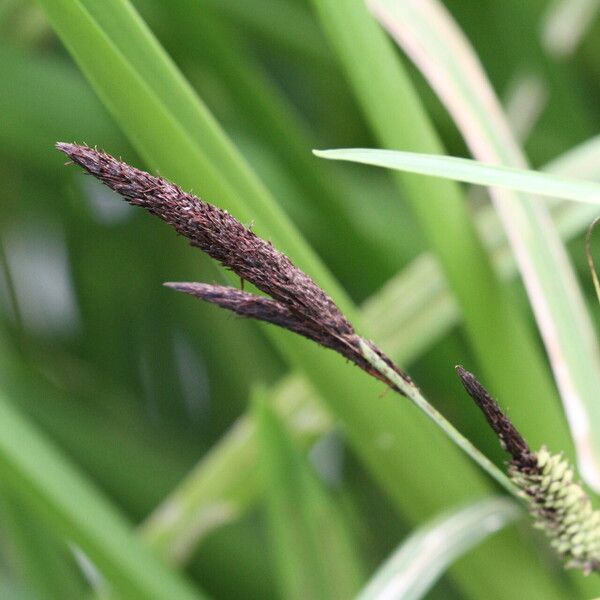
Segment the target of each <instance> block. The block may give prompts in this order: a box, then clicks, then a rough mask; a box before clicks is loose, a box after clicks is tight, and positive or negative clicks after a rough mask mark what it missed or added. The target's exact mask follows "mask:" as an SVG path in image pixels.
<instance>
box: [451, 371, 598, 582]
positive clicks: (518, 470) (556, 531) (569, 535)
mask: <svg viewBox="0 0 600 600" xmlns="http://www.w3.org/2000/svg"><path fill="white" fill-rule="evenodd" d="M456 371H457V373H458V376H459V378H460V380H461V381H462V384H463V386H464V388H465V390H466V391H467V393H468V394H469V395H470V396H471V397H472V398H473V400H475V402H476V404H477V405H478V406H479V408H480V409H481V410H482V412H483V414H484V415H485V418H486V419H487V421H488V423H489V424H490V426H491V428H492V429H493V430H494V431H495V432H496V435H497V436H498V438H499V439H500V444H501V445H502V448H504V450H506V451H507V452H508V453H509V454H510V455H511V456H512V460H511V461H510V463H509V467H508V474H509V475H510V478H511V480H512V481H513V483H514V484H515V485H516V486H517V488H518V489H519V495H520V496H521V497H522V498H523V499H524V500H525V501H526V502H527V505H528V508H529V513H530V514H531V516H532V518H533V520H534V526H535V527H537V528H538V529H541V530H543V531H544V532H545V533H546V535H547V536H548V537H549V538H550V540H551V542H550V543H551V545H552V547H553V548H554V549H555V550H556V551H557V552H558V554H560V556H562V557H563V558H564V559H565V560H566V561H567V563H566V566H567V567H571V568H578V569H581V570H582V571H583V572H584V573H585V574H586V575H587V574H589V573H592V572H593V571H598V570H600V511H598V510H594V509H593V508H592V503H591V500H590V498H589V496H588V495H587V494H586V493H585V491H584V490H583V488H582V487H581V485H580V484H579V483H577V482H576V481H575V473H574V471H573V468H572V467H571V466H570V465H569V463H568V461H567V460H566V459H565V458H563V456H561V455H560V454H550V452H549V451H548V450H547V449H546V448H545V447H542V449H541V450H540V451H539V452H537V453H534V452H532V451H531V449H530V448H529V445H528V444H527V442H526V441H525V440H524V439H523V437H522V436H521V434H520V433H519V432H518V431H517V429H516V428H515V426H514V425H513V424H512V423H511V422H510V420H509V419H508V417H507V416H506V415H505V414H504V413H503V412H502V410H501V409H500V407H499V406H498V404H497V402H496V401H495V400H494V399H493V398H492V397H491V396H490V394H489V393H488V392H487V390H486V389H485V388H484V387H483V386H482V385H481V383H479V381H478V380H477V378H476V377H475V376H474V375H473V374H472V373H469V372H468V371H466V370H465V369H463V367H461V366H458V367H456Z"/></svg>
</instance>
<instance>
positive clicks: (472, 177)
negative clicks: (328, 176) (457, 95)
mask: <svg viewBox="0 0 600 600" xmlns="http://www.w3.org/2000/svg"><path fill="white" fill-rule="evenodd" d="M314 154H316V155H317V156H320V157H321V158H328V159H331V160H348V161H351V162H357V163H362V164H366V165H374V166H377V167H385V168H387V169H396V170H398V171H405V172H408V173H418V174H419V175H431V176H434V177H444V178H446V179H452V180H454V181H462V182H464V183H474V184H477V185H486V186H494V187H501V188H505V189H508V190H514V191H517V192H527V193H531V194H537V195H539V196H547V197H550V198H563V199H565V200H575V201H577V202H586V203H589V204H599V205H600V183H597V182H594V181H582V180H578V179H569V178H567V177H561V176H558V175H552V174H550V173H542V172H540V171H530V170H527V169H515V168H511V167H504V166H502V165H491V164H486V163H483V162H479V161H476V160H471V159H468V158H459V157H455V156H441V155H433V154H418V153H415V152H403V151H401V150H378V149H375V148H340V149H336V150H314Z"/></svg>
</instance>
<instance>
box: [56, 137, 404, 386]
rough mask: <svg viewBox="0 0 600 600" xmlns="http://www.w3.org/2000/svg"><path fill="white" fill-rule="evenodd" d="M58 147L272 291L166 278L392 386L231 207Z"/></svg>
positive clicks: (327, 302) (302, 276)
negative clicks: (306, 341) (248, 290)
mask: <svg viewBox="0 0 600 600" xmlns="http://www.w3.org/2000/svg"><path fill="white" fill-rule="evenodd" d="M56 147H57V148H58V149H59V150H60V151H61V152H64V153H65V154H66V155H67V156H68V157H69V158H70V159H71V160H72V161H73V162H74V163H76V164H78V165H80V166H81V167H83V168H84V169H85V170H86V171H87V172H88V173H90V174H91V175H93V176H94V177H96V178H97V179H99V180H100V181H101V182H102V183H104V184H106V185H107V186H108V187H109V188H111V189H112V190H114V191H115V192H117V193H118V194H120V195H121V196H123V198H124V199H125V200H127V202H129V203H130V204H132V205H134V206H141V207H143V208H145V209H147V210H148V211H149V212H150V213H152V214H154V215H156V216H158V217H160V218H161V219H163V221H166V222H167V223H168V224H169V225H171V226H172V227H174V228H175V230H176V231H177V232H178V233H179V234H181V235H183V236H184V237H186V238H187V239H188V240H189V241H190V243H191V245H192V246H196V247H198V248H200V249H201V250H203V251H204V252H206V253H207V254H208V255H210V256H211V257H212V258H214V259H216V260H218V261H219V262H220V263H221V264H222V265H223V266H224V267H225V268H227V269H229V270H231V271H233V272H234V273H236V274H237V275H238V276H239V277H240V278H242V279H243V280H246V281H249V282H250V283H252V284H253V285H255V286H256V287H257V288H258V289H259V290H261V291H262V292H264V293H265V294H268V295H269V296H270V297H271V298H265V297H262V296H258V295H256V294H250V293H246V292H243V291H241V290H237V289H235V288H229V287H224V286H215V285H209V284H199V283H168V284H166V285H168V286H169V287H171V288H174V289H176V290H178V291H182V292H185V293H188V294H191V295H193V296H196V297H198V298H201V299H202V300H206V301H208V302H212V303H214V304H218V305H219V306H221V307H223V308H227V309H228V310H231V311H233V312H235V313H237V314H239V315H242V316H244V317H249V318H254V319H258V320H262V321H266V322H269V323H273V324H275V325H279V326H280V327H283V328H285V329H289V330H290V331H294V332H295V333H299V334H300V335H303V336H305V337H307V338H309V339H311V340H313V341H315V342H317V343H318V344H320V345H322V346H324V347H326V348H330V349H332V350H335V351H336V352H338V353H340V354H342V355H343V356H345V357H346V358H347V359H349V360H350V361H352V362H353V363H354V364H356V365H358V366H359V367H361V368H362V369H364V370H365V371H367V372H368V373H369V374H371V375H373V376H375V377H377V378H378V379H381V380H382V381H385V383H387V384H388V385H391V383H390V382H389V381H387V380H386V379H385V378H384V377H383V376H382V375H381V374H380V373H379V372H378V371H376V370H375V369H374V368H373V367H372V366H371V365H370V364H369V362H367V360H365V358H364V357H363V355H362V352H361V349H360V341H361V338H360V337H359V336H358V335H357V334H356V332H355V331H354V328H353V327H352V325H351V324H350V322H349V321H348V319H346V317H345V316H344V315H343V314H342V312H341V311H340V310H339V308H338V307H337V306H336V304H335V303H334V302H333V300H332V299H331V298H330V297H329V296H328V295H327V294H326V293H325V292H324V291H323V290H322V289H321V288H320V287H319V286H318V285H317V284H316V283H315V282H314V281H313V280H312V279H311V278H310V277H309V276H308V275H306V273H304V272H303V271H301V270H300V269H298V268H297V267H296V266H295V265H294V264H293V263H292V261H291V260H290V259H289V258H288V257H287V256H286V255H285V254H282V253H281V252H279V251H278V250H276V249H275V248H274V247H273V245H272V244H271V243H270V242H268V241H266V240H263V239H262V238H260V237H259V236H257V235H256V234H255V233H254V232H252V231H251V230H250V229H248V228H247V227H245V226H244V225H243V224H242V223H240V221H238V220H237V219H235V218H234V217H233V216H231V215H230V214H229V213H228V212H227V211H225V210H222V209H220V208H218V207H216V206H213V205H212V204H208V203H207V202H204V201H203V200H201V199H200V198H197V197H196V196H194V195H192V194H188V193H186V192H184V191H183V190H182V189H181V188H179V187H178V186H177V185H175V184H174V183H171V182H170V181H167V180H166V179H163V178H162V177H155V176H154V175H150V174H149V173H146V172H145V171H141V170H140V169H136V168H135V167H132V166H130V165H128V164H126V163H124V162H121V161H119V160H117V159H116V158H114V157H113V156H111V155H110V154H107V153H106V152H102V151H99V150H96V149H94V148H89V147H87V146H83V145H79V144H67V143H62V142H59V143H57V144H56ZM367 343H368V344H369V346H370V347H371V348H373V350H374V351H375V352H376V353H377V354H378V355H379V356H381V358H382V359H383V360H385V362H386V363H387V364H388V365H389V366H391V367H392V368H393V369H394V370H395V371H396V372H397V373H398V374H400V375H401V377H402V378H403V379H404V380H405V381H407V382H410V378H409V377H408V376H407V375H406V374H405V373H403V372H402V371H401V370H400V369H398V367H396V366H395V365H393V363H392V362H391V361H390V360H389V359H388V358H387V357H386V356H385V355H383V353H382V352H381V351H380V350H378V349H377V348H376V347H375V346H373V344H372V343H371V342H367ZM393 387H395V386H393Z"/></svg>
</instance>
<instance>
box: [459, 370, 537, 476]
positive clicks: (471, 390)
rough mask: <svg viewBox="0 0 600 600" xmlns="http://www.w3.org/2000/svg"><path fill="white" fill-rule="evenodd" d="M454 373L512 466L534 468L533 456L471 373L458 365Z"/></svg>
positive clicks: (519, 435)
mask: <svg viewBox="0 0 600 600" xmlns="http://www.w3.org/2000/svg"><path fill="white" fill-rule="evenodd" d="M456 372H457V374H458V377H459V379H460V380H461V382H462V384H463V386H464V388H465V390H466V391H467V393H468V394H469V396H471V398H473V400H475V403H476V404H477V406H479V408H480V409H481V412H483V414H484V415H485V418H486V419H487V422H488V423H489V425H490V427H491V428H492V429H493V430H494V431H495V433H496V435H497V436H498V439H499V440H500V444H501V446H502V448H503V449H504V450H506V451H507V452H508V453H509V454H510V455H511V456H512V464H513V465H515V466H517V467H518V468H519V469H529V468H534V467H535V464H536V458H535V455H534V454H533V452H532V451H531V449H530V448H529V445H528V444H527V442H526V441H525V440H524V439H523V436H522V435H521V434H520V433H519V432H518V431H517V429H516V427H515V426H514V425H513V424H512V423H511V421H510V419H509V418H508V417H507V416H506V415H505V414H504V412H502V409H501V408H500V406H498V403H497V402H496V400H494V398H492V396H491V395H490V393H489V392H488V391H487V390H486V389H485V388H484V387H483V385H481V383H480V382H479V381H478V380H477V378H476V377H475V375H473V373H470V372H469V371H467V370H466V369H465V368H463V367H462V366H460V365H458V366H457V367H456Z"/></svg>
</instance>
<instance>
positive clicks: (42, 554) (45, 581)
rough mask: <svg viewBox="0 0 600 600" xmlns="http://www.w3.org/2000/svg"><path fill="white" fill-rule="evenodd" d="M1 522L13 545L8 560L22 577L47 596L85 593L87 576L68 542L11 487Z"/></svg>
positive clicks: (0, 506) (58, 599)
mask: <svg viewBox="0 0 600 600" xmlns="http://www.w3.org/2000/svg"><path fill="white" fill-rule="evenodd" d="M0 524H1V527H2V535H3V537H5V538H6V542H7V544H8V547H9V551H8V552H7V555H8V560H7V562H8V563H9V565H10V567H11V569H12V570H13V571H14V572H15V573H16V574H18V576H19V580H20V581H24V582H27V585H28V587H29V588H30V589H31V590H32V591H34V592H35V593H36V594H37V595H38V596H39V597H40V598H43V599H47V600H53V599H54V600H62V599H63V598H78V597H83V596H84V594H85V587H84V585H83V580H82V579H81V577H80V576H79V573H78V572H77V569H76V568H75V565H74V563H73V559H72V556H71V553H70V551H69V549H68V547H67V544H66V543H65V542H62V541H60V540H57V539H56V536H54V535H53V534H52V532H51V531H50V530H49V529H48V528H47V527H46V526H45V524H44V523H42V522H41V521H40V519H38V518H36V517H35V515H33V514H32V513H31V511H30V510H27V508H26V507H25V506H24V505H23V503H22V502H21V501H20V498H18V497H15V495H14V494H11V493H10V492H7V491H3V493H2V496H1V497H0ZM3 597H4V596H2V594H0V598H3Z"/></svg>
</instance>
